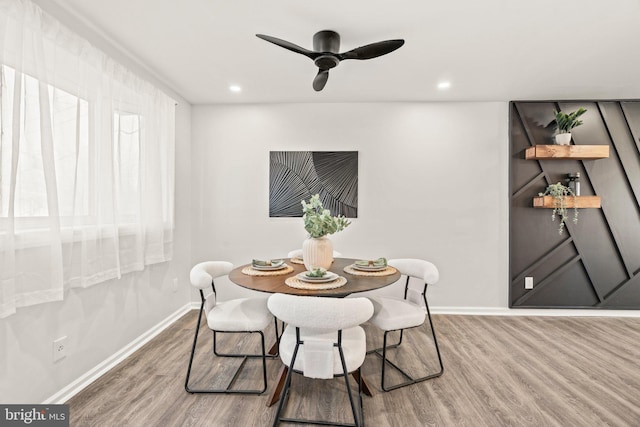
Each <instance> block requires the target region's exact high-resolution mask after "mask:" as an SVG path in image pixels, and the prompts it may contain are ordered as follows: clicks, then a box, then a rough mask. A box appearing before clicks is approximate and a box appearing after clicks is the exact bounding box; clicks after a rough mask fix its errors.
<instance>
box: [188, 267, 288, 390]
mask: <svg viewBox="0 0 640 427" xmlns="http://www.w3.org/2000/svg"><path fill="white" fill-rule="evenodd" d="M231 270H233V264H231V263H230V262H225V261H208V262H202V263H200V264H197V265H196V266H194V267H193V268H192V269H191V274H190V279H191V284H192V285H193V286H194V287H195V288H197V289H198V290H199V292H200V298H201V300H202V302H201V304H200V313H199V314H198V324H197V326H196V331H195V335H194V337H193V346H192V347H191V357H190V358H189V367H188V369H187V378H186V380H185V383H184V388H185V390H186V391H188V392H189V393H239V394H262V393H264V392H265V391H266V389H267V364H266V358H267V357H269V356H267V354H266V351H265V343H264V333H263V330H264V329H266V328H267V327H268V326H269V323H270V322H271V321H273V322H274V323H275V328H276V331H275V333H276V338H278V325H277V321H276V320H275V318H274V317H273V315H271V313H270V312H269V309H268V308H267V298H266V297H262V298H261V297H257V298H236V299H231V300H228V301H224V302H219V301H216V297H217V294H216V287H215V283H214V280H215V279H218V278H220V277H222V276H226V275H228V274H229V272H230V271H231ZM209 290H210V292H209ZM203 314H204V316H205V317H206V320H207V325H208V326H209V329H211V331H212V332H213V353H214V354H215V356H218V357H234V358H238V357H240V358H242V362H241V364H240V366H238V368H237V369H236V370H235V372H234V374H233V376H232V377H231V379H230V381H229V382H228V385H227V387H226V388H221V389H218V388H215V389H193V388H191V387H190V386H189V377H190V375H191V368H192V365H193V358H194V355H195V352H196V344H197V342H198V333H199V331H200V323H201V321H202V317H203ZM218 333H258V334H259V335H260V339H261V350H262V352H261V354H246V353H220V352H218V349H217V334H218ZM249 358H261V359H262V382H263V387H262V388H261V389H248V390H247V389H242V390H239V389H232V386H233V384H234V383H235V381H236V379H237V378H238V376H239V374H240V372H241V370H242V368H243V367H244V365H245V363H246V361H247V359H249Z"/></svg>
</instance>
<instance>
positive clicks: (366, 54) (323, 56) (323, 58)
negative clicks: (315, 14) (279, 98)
mask: <svg viewBox="0 0 640 427" xmlns="http://www.w3.org/2000/svg"><path fill="white" fill-rule="evenodd" d="M256 36H257V37H259V38H261V39H262V40H266V41H268V42H270V43H273V44H275V45H278V46H280V47H283V48H285V49H288V50H290V51H292V52H296V53H300V54H302V55H304V56H306V57H308V58H311V59H313V62H314V63H315V64H316V66H317V67H318V74H316V77H315V78H314V79H313V88H314V89H315V90H316V91H321V90H322V89H323V88H324V86H325V85H326V84H327V79H328V78H329V70H330V69H332V68H334V67H336V66H337V65H338V64H339V63H340V61H342V60H344V59H372V58H377V57H378V56H382V55H386V54H387V53H391V52H393V51H394V50H396V49H399V48H400V47H401V46H402V45H403V44H404V40H402V39H397V40H385V41H381V42H376V43H371V44H368V45H365V46H360V47H357V48H355V49H352V50H350V51H348V52H344V53H339V50H340V34H338V33H336V32H335V31H331V30H324V31H318V32H317V33H315V34H314V35H313V50H308V49H305V48H303V47H300V46H298V45H295V44H293V43H291V42H288V41H286V40H282V39H279V38H277V37H272V36H266V35H264V34H256Z"/></svg>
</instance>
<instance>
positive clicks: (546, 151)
mask: <svg viewBox="0 0 640 427" xmlns="http://www.w3.org/2000/svg"><path fill="white" fill-rule="evenodd" d="M607 157H609V146H608V145H534V146H533V147H529V148H527V150H526V151H525V158H526V159H527V160H548V159H572V160H594V159H606V158H607Z"/></svg>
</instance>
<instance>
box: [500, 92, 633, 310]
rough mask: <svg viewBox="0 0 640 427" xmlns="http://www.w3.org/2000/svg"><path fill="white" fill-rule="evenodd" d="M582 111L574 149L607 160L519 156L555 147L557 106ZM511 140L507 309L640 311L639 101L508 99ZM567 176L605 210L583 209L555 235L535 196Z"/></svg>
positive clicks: (548, 213) (547, 211)
mask: <svg viewBox="0 0 640 427" xmlns="http://www.w3.org/2000/svg"><path fill="white" fill-rule="evenodd" d="M579 107H584V108H586V109H587V113H585V114H584V116H583V121H584V124H583V125H582V126H579V127H577V128H575V129H574V130H573V132H572V144H577V145H609V157H608V158H606V159H598V160H566V159H563V160H557V159H554V160H526V159H525V154H524V152H525V150H526V149H527V148H528V147H531V146H534V145H545V144H553V143H554V140H553V138H554V133H555V128H554V126H553V118H554V117H553V110H554V109H562V110H563V111H567V112H569V111H574V110H576V109H578V108H579ZM509 138H510V150H511V151H510V155H511V160H510V183H509V185H510V194H511V203H510V216H509V218H510V224H509V229H510V233H509V236H510V237H509V238H510V242H509V256H510V262H509V265H510V277H511V283H510V292H509V295H510V297H509V300H510V306H511V307H523V308H525V307H532V308H533V307H535V308H616V309H640V203H639V201H640V101H635V100H630V101H555V102H554V101H548V102H546V101H545V102H543V101H516V102H511V103H510V117H509ZM572 172H580V175H581V180H580V181H581V195H585V196H587V195H598V196H600V197H601V204H602V207H601V209H580V210H579V221H578V224H574V223H573V222H571V221H569V222H568V223H567V226H566V229H565V231H564V233H563V234H562V235H560V234H558V222H557V220H556V222H552V221H551V210H550V209H534V208H533V204H532V200H533V197H535V196H536V195H537V194H538V193H539V192H542V191H544V189H545V188H546V187H547V185H548V184H551V183H556V182H558V181H564V179H565V178H566V175H567V174H568V173H572ZM571 214H573V213H571ZM525 277H533V278H534V288H533V289H531V290H526V289H525V288H524V281H525Z"/></svg>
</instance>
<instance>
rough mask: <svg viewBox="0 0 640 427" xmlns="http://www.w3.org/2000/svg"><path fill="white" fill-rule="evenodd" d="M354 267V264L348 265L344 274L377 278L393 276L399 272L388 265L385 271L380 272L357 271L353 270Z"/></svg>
mask: <svg viewBox="0 0 640 427" xmlns="http://www.w3.org/2000/svg"><path fill="white" fill-rule="evenodd" d="M353 265H354V264H351V265H347V266H346V267H345V268H344V272H345V273H349V274H353V275H354V276H369V277H376V276H391V275H392V274H395V272H396V271H397V270H396V269H395V268H394V267H391V266H390V265H388V266H387V268H385V269H384V270H380V271H362V270H356V269H355V268H353Z"/></svg>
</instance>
